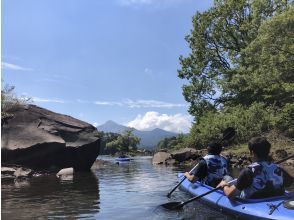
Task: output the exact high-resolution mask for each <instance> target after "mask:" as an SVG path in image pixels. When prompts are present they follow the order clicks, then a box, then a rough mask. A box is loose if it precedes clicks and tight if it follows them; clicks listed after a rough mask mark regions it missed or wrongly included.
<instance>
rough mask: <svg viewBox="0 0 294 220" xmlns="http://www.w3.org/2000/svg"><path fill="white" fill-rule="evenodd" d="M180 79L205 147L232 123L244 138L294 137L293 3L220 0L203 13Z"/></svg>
mask: <svg viewBox="0 0 294 220" xmlns="http://www.w3.org/2000/svg"><path fill="white" fill-rule="evenodd" d="M186 40H187V42H188V43H189V46H190V49H191V53H190V54H189V56H187V57H183V56H181V57H180V64H181V69H180V70H178V76H179V77H180V78H182V79H185V80H186V81H187V82H188V83H187V84H186V85H184V86H183V95H184V97H185V99H186V101H187V102H189V103H190V107H189V112H190V114H192V115H193V116H194V117H195V123H194V125H193V127H192V129H191V132H190V135H189V137H188V138H187V139H186V140H185V145H186V146H187V145H188V146H190V147H196V148H201V147H203V146H204V145H205V144H206V143H207V142H208V141H209V140H211V139H214V138H217V137H218V135H219V134H220V133H221V131H222V130H224V129H225V128H226V127H228V126H232V127H235V128H236V130H237V138H236V139H235V141H237V142H239V143H244V142H247V141H248V139H249V138H250V137H252V136H254V135H260V134H262V133H263V132H267V131H270V130H272V129H275V130H279V132H282V133H283V134H284V135H286V136H287V137H292V138H293V137H294V106H293V103H294V75H293V72H294V64H293V60H294V8H293V1H285V0H238V1H234V0H215V4H214V6H213V7H212V8H210V9H209V10H207V11H205V12H197V13H196V15H195V16H194V17H193V29H192V31H191V33H190V35H188V36H187V37H186Z"/></svg>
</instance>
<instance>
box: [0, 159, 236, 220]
mask: <svg viewBox="0 0 294 220" xmlns="http://www.w3.org/2000/svg"><path fill="white" fill-rule="evenodd" d="M98 159H104V160H109V161H110V163H109V164H107V165H105V166H103V167H102V168H99V169H98V168H97V169H94V170H93V171H92V172H91V173H79V174H76V175H74V177H73V179H68V180H60V179H58V178H56V176H55V175H46V176H40V177H34V178H32V179H30V180H29V181H22V182H16V183H14V182H13V181H6V180H2V184H1V187H2V190H1V217H2V219H9V220H10V219H58V218H65V219H83V218H84V219H107V220H110V219H154V220H157V219H200V220H201V219H232V218H231V217H228V216H225V215H223V214H222V213H220V212H217V211H214V210H213V209H210V208H208V207H207V206H204V205H202V204H201V203H199V202H193V203H191V204H188V205H186V206H185V207H184V209H183V210H181V211H167V210H164V209H163V208H161V207H160V206H159V205H160V204H163V203H167V202H169V201H173V200H175V201H183V200H186V199H188V198H190V196H189V195H188V194H186V193H184V192H182V191H179V190H176V191H175V192H174V193H173V195H172V198H171V199H168V198H167V197H166V194H167V192H168V191H169V190H170V189H172V187H174V186H175V185H176V174H177V172H178V171H179V168H174V167H165V166H153V165H152V163H151V157H136V158H134V160H132V161H130V162H124V163H121V164H119V165H118V164H116V163H115V161H114V159H113V158H110V157H100V156H99V157H98Z"/></svg>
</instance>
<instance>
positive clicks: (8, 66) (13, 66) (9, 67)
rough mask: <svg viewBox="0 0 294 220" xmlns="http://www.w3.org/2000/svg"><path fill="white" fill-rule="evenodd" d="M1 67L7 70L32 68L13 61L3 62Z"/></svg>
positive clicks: (27, 69) (29, 69) (28, 69)
mask: <svg viewBox="0 0 294 220" xmlns="http://www.w3.org/2000/svg"><path fill="white" fill-rule="evenodd" d="M1 68H2V69H7V70H19V71H31V70H32V69H31V68H26V67H22V66H19V65H16V64H12V63H6V62H1Z"/></svg>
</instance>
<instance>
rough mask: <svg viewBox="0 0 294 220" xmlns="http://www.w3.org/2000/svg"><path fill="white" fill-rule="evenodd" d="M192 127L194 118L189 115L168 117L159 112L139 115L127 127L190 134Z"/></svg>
mask: <svg viewBox="0 0 294 220" xmlns="http://www.w3.org/2000/svg"><path fill="white" fill-rule="evenodd" d="M191 125H192V117H191V116H189V115H183V114H175V115H167V114H160V113H158V112H154V111H151V112H146V113H145V115H138V116H137V117H136V118H135V119H134V120H133V121H130V122H128V123H127V126H129V127H134V128H136V129H138V130H152V129H155V128H161V129H164V130H166V131H172V132H178V133H180V132H183V133H188V132H189V130H190V127H191Z"/></svg>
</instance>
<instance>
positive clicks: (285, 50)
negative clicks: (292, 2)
mask: <svg viewBox="0 0 294 220" xmlns="http://www.w3.org/2000/svg"><path fill="white" fill-rule="evenodd" d="M293 61H294V7H293V6H292V7H288V8H287V9H286V10H285V11H284V12H282V13H280V14H277V15H275V16H274V17H272V18H271V19H268V20H266V21H264V22H263V23H262V24H261V26H260V28H259V30H258V33H257V36H256V38H255V39H254V40H253V41H252V42H251V43H250V44H249V45H248V46H247V47H246V48H245V49H244V50H243V51H242V52H241V58H240V67H239V69H238V70H237V71H236V74H234V75H232V80H231V81H230V82H229V83H228V89H229V90H230V91H232V93H233V94H235V96H234V99H233V104H243V105H250V104H251V103H252V102H263V103H265V104H266V105H267V106H275V107H277V108H282V107H284V106H285V105H286V104H287V103H294V75H293V73H294V62H293Z"/></svg>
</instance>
